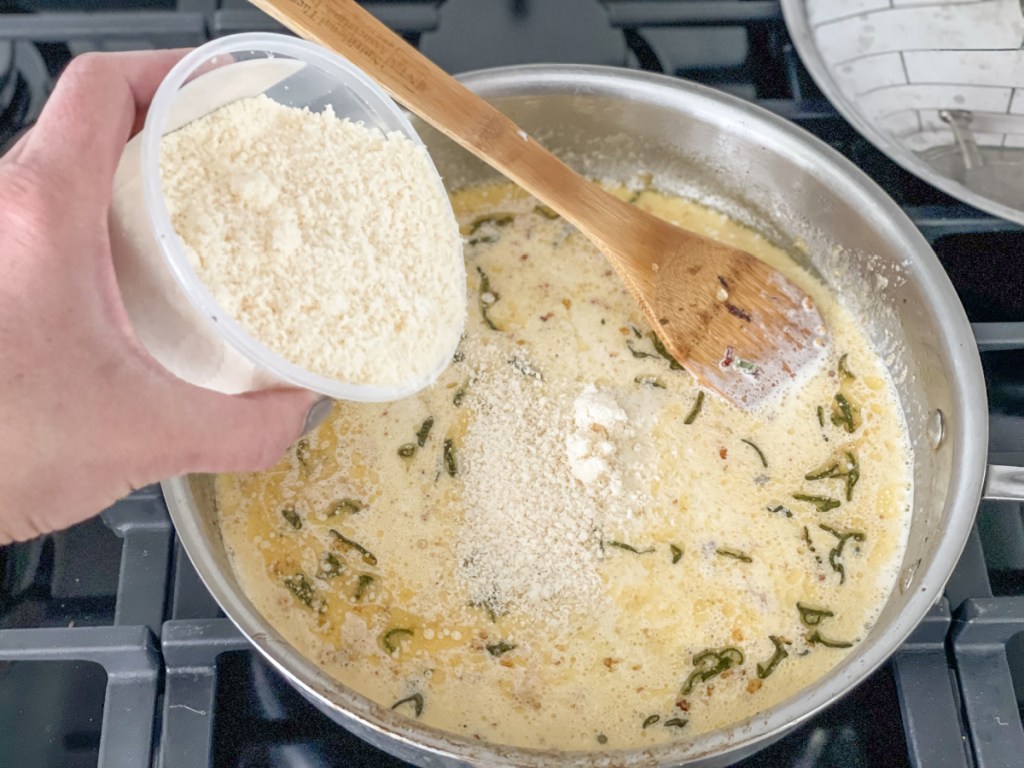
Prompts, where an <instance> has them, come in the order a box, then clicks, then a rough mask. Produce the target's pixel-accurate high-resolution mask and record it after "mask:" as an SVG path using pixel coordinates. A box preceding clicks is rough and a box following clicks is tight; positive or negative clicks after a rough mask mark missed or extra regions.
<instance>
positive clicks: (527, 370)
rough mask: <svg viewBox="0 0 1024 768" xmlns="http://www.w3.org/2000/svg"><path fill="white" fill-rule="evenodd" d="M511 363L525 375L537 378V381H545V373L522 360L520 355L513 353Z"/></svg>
mask: <svg viewBox="0 0 1024 768" xmlns="http://www.w3.org/2000/svg"><path fill="white" fill-rule="evenodd" d="M508 362H509V365H511V366H512V367H513V368H515V369H516V370H517V371H519V372H520V373H521V374H523V376H529V377H530V378H531V379H537V381H544V375H543V374H542V373H541V372H540V371H538V370H537V369H536V368H534V367H533V366H532V365H530V364H529V363H527V362H525V361H523V360H520V359H519V358H518V357H516V356H515V355H513V356H512V357H511V358H509V361H508Z"/></svg>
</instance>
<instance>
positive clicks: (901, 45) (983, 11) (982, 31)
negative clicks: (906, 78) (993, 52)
mask: <svg viewBox="0 0 1024 768" xmlns="http://www.w3.org/2000/svg"><path fill="white" fill-rule="evenodd" d="M817 3H823V4H827V5H829V6H833V5H844V4H843V3H842V2H841V0H811V2H810V3H809V6H808V7H809V8H810V7H812V6H814V5H816V4H817ZM815 38H816V40H817V41H818V47H819V49H820V50H821V52H822V55H823V56H825V57H826V59H827V60H828V61H830V62H833V63H839V62H845V61H848V60H850V59H855V58H858V57H860V56H868V55H870V54H873V53H885V52H888V51H918V50H960V49H974V50H985V49H992V48H1020V46H1021V43H1024V17H1022V16H1021V8H1020V3H1018V2H1017V1H1016V0H985V1H983V2H976V3H943V4H932V5H922V6H901V7H898V8H895V7H889V8H883V9H882V10H878V11H872V12H870V13H864V14H861V15H859V16H853V17H850V18H845V19H841V20H839V21H833V22H829V23H825V24H820V25H819V26H818V27H817V28H816V30H815Z"/></svg>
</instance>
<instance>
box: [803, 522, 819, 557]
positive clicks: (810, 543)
mask: <svg viewBox="0 0 1024 768" xmlns="http://www.w3.org/2000/svg"><path fill="white" fill-rule="evenodd" d="M804 543H806V544H807V548H808V549H809V550H811V552H815V551H816V550H815V549H814V542H813V541H811V533H810V531H808V530H807V526H806V525H805V526H804Z"/></svg>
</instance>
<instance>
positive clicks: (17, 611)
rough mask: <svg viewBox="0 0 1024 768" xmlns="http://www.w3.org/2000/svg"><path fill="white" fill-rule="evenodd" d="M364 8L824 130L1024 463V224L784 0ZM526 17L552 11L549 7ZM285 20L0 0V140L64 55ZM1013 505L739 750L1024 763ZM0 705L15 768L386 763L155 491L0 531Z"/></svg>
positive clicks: (946, 767)
mask: <svg viewBox="0 0 1024 768" xmlns="http://www.w3.org/2000/svg"><path fill="white" fill-rule="evenodd" d="M366 5H367V7H368V8H369V9H370V10H372V11H373V12H374V13H375V14H376V15H377V16H378V17H379V18H381V19H382V20H383V21H385V23H387V24H389V25H390V26H391V27H392V28H394V29H396V30H397V31H398V32H400V33H401V34H403V35H404V36H405V37H406V39H408V40H409V41H410V42H413V43H414V44H419V45H421V46H422V47H423V48H424V50H425V51H427V52H429V53H430V54H431V55H434V56H437V57H438V58H439V59H440V61H441V63H442V64H445V61H446V59H445V54H446V51H447V50H448V49H452V54H451V56H452V58H450V59H447V61H452V62H455V61H457V62H459V63H460V64H462V65H463V66H466V67H468V66H474V67H475V66H486V65H489V64H494V63H512V61H523V62H526V61H549V60H551V57H552V56H556V55H559V51H560V50H561V49H562V48H565V49H566V50H571V51H572V56H573V57H574V58H573V60H579V61H589V62H596V63H610V64H619V65H625V66H631V67H634V68H642V69H647V70H651V71H657V72H664V73H666V74H670V75H677V76H682V77H687V78H689V79H692V80H696V81H698V82H702V83H705V84H707V85H711V86H714V87H717V88H721V89H724V90H727V91H729V92H732V93H735V94H737V95H739V96H741V97H743V98H747V99H750V100H753V101H756V102H757V103H758V104H760V105H761V106H763V107H765V108H767V109H769V110H771V111H773V112H775V113H776V114H779V115H781V116H783V117H786V118H787V119H790V120H793V121H794V122H796V123H797V124H799V125H800V126H802V127H803V128H805V129H807V130H808V131H810V132H811V133H813V134H815V135H817V136H818V137H820V138H822V139H823V140H824V141H826V142H827V143H829V144H830V145H831V146H833V147H835V148H836V149H837V150H839V151H840V152H842V153H843V154H844V155H846V156H847V157H848V158H850V159H851V160H853V161H854V162H855V163H856V164H857V165H858V166H860V167H861V168H862V169H863V170H865V171H866V172H867V173H869V174H870V175H871V176H872V177H873V178H874V179H875V180H876V181H877V182H878V183H879V184H880V185H881V186H882V187H884V188H885V189H886V191H887V192H888V193H889V194H890V195H891V196H892V197H893V198H894V199H895V200H896V201H897V202H898V203H899V204H900V205H902V206H903V207H904V209H905V210H906V212H907V214H908V215H909V216H910V218H911V219H912V220H913V221H914V222H915V224H917V226H918V227H919V228H920V230H921V231H922V233H924V235H925V237H927V238H928V239H929V241H930V242H932V244H933V246H934V247H935V249H936V252H937V253H938V254H939V257H940V259H941V260H942V261H943V263H944V264H945V266H946V268H947V270H948V271H949V273H950V276H951V278H952V280H953V282H954V284H955V286H956V288H957V290H958V292H959V294H960V297H961V299H962V300H963V301H964V303H965V306H966V308H967V311H968V315H969V317H970V318H971V320H972V321H973V322H974V323H975V324H976V325H975V332H976V335H977V336H978V338H979V340H980V341H981V342H982V347H983V349H986V350H990V351H988V352H986V354H985V355H983V361H984V365H985V370H986V376H987V378H988V383H989V388H990V397H991V412H990V415H991V425H992V428H991V433H992V435H991V440H990V450H991V451H992V452H993V455H994V456H995V454H999V455H1000V458H1001V459H1002V461H1003V463H1011V464H1017V465H1024V352H1021V351H1020V347H1021V345H1022V341H1024V290H1021V288H1022V287H1024V259H1022V258H1020V255H1019V254H1021V253H1022V252H1024V230H1022V228H1021V227H1019V226H1017V225H1015V224H1011V223H1008V222H1006V221H1003V220H1000V219H997V218H995V217H992V216H990V215H988V214H985V213H982V212H979V211H977V210H975V209H973V208H971V207H969V206H966V205H964V204H962V203H959V202H957V201H955V200H953V199H951V198H949V197H947V196H946V195H944V194H943V193H941V192H938V191H937V190H935V189H934V188H932V187H930V186H929V185H927V184H925V183H924V182H921V181H920V180H918V179H916V178H915V177H913V176H911V175H910V174H908V173H907V172H906V171H904V170H902V169H901V168H899V167H898V166H897V165H895V164H894V163H892V162H891V161H890V160H889V159H888V158H887V157H886V156H885V155H883V154H882V153H880V152H879V151H878V150H876V149H875V148H874V147H872V146H871V145H870V144H869V143H868V142H866V141H865V140H864V139H863V138H862V137H861V136H860V135H859V134H857V133H856V131H854V130H853V129H852V128H851V127H850V126H849V125H848V124H847V123H846V122H845V121H844V120H843V119H842V118H841V117H840V116H839V115H838V114H837V113H836V112H835V110H834V109H833V108H832V107H831V105H830V104H829V103H828V102H827V100H825V99H824V98H823V97H822V95H821V93H820V92H819V91H818V90H817V88H816V87H815V86H814V84H813V83H812V81H811V79H810V77H809V76H808V75H807V72H806V71H805V70H804V68H803V67H802V65H801V64H800V62H799V59H798V57H797V55H796V53H795V51H794V49H793V47H792V45H791V43H790V42H789V40H788V37H787V35H786V30H785V26H784V24H783V23H782V16H781V11H780V7H779V3H778V2H771V1H766V2H765V1H761V0H714V1H713V2H706V1H703V0H606V1H605V2H600V1H599V0H571V2H570V1H569V0H566V2H565V3H563V2H562V0H560V2H559V4H558V7H559V8H568V7H569V6H573V7H574V8H575V7H577V6H578V9H577V10H576V11H573V12H574V13H585V14H587V18H588V20H590V21H588V23H591V22H592V21H593V19H603V20H604V23H605V25H606V26H607V29H606V30H600V31H599V32H600V33H599V34H594V35H592V36H591V37H593V39H594V41H595V42H594V43H593V44H592V45H590V46H578V45H573V46H568V45H566V46H558V49H559V50H558V51H556V50H555V49H553V48H552V45H551V42H550V41H551V39H552V31H551V30H548V29H538V25H537V24H536V23H534V24H533V25H531V10H530V9H531V8H536V7H539V6H540V3H537V2H533V3H531V2H526V1H524V0H444V2H441V3H438V2H435V1H434V0H421V1H418V0H393V1H391V2H388V1H386V0H377V1H376V2H369V1H368V2H366ZM474 14H475V15H474ZM486 14H500V15H502V16H503V17H506V18H507V19H508V23H507V25H506V27H505V28H504V29H506V30H509V31H508V33H507V34H503V36H502V37H503V38H507V39H504V40H502V41H501V45H497V44H495V45H490V44H488V45H486V46H479V45H478V46H476V47H475V48H474V46H473V44H472V43H468V44H467V43H466V42H465V41H467V40H472V39H473V34H472V33H473V30H474V24H477V23H478V22H479V19H481V18H483V17H484V15H486ZM564 16H567V17H568V16H571V14H569V13H568V12H567V11H565V12H564ZM532 18H533V21H534V22H536V21H537V16H536V15H535V16H534V17H532ZM543 18H544V21H545V22H546V23H547V24H548V25H549V26H550V23H551V22H550V20H551V19H552V18H554V19H555V20H556V21H557V14H556V15H555V16H544V17H543ZM576 18H579V17H576ZM474 19H475V20H476V21H474ZM562 22H563V23H564V24H566V26H563V27H562V28H560V29H558V30H555V38H556V39H560V40H568V39H573V40H576V38H577V37H581V36H582V35H581V34H580V33H579V32H578V30H576V29H575V28H574V27H575V19H574V18H563V19H562ZM279 29H280V27H279V26H278V25H277V24H276V23H275V22H273V21H272V20H270V19H269V18H267V17H266V16H263V15H262V14H261V13H259V12H258V11H256V10H254V9H252V8H251V7H249V6H247V5H246V3H245V2H244V0H177V2H174V0H146V1H145V2H142V3H140V2H131V0H89V2H88V3H85V4H79V5H77V6H76V7H75V8H74V9H69V7H68V5H67V4H66V3H65V2H63V1H62V0H18V2H17V3H12V2H10V0H7V1H6V2H5V0H0V151H2V148H3V147H4V146H5V144H7V143H8V142H9V141H10V140H11V139H12V138H13V137H14V136H15V135H16V134H17V133H18V132H19V131H21V130H22V129H23V128H24V127H25V126H26V125H30V124H31V122H32V121H33V120H34V119H35V117H36V116H37V115H38V113H39V109H40V108H41V106H42V102H43V100H44V99H45V96H46V94H47V93H48V91H49V88H50V87H51V85H52V78H53V76H54V75H55V74H56V73H57V72H59V71H60V69H61V68H62V67H63V66H64V65H65V64H66V63H67V61H68V60H69V58H70V57H71V56H72V55H75V54H78V53H81V52H84V51H90V50H119V49H128V48H146V47H172V46H191V45H195V44H198V43H201V42H203V41H205V40H207V39H209V38H211V37H217V36H220V35H225V34H229V33H234V32H241V31H254V30H279ZM588 29H589V27H588ZM511 30H514V34H513V32H512V31H511ZM452 40H454V41H455V42H454V43H453V42H450V41H452ZM455 48H458V49H460V50H457V51H456V50H454V49H455ZM563 55H569V54H563ZM510 56H511V57H513V58H512V59H511V60H502V58H501V57H506V59H508V57H510ZM466 62H468V64H467V63H466ZM998 350H1005V351H998ZM1022 512H1024V510H1022V508H1021V505H1019V504H1007V503H993V502H986V503H985V504H983V505H982V507H981V509H980V511H979V518H978V524H977V525H976V527H975V530H974V531H973V532H972V534H971V538H970V540H969V542H968V545H967V548H966V550H965V553H964V555H963V557H962V558H961V561H960V563H959V565H958V567H957V570H956V573H955V574H954V576H953V578H952V579H951V581H950V584H949V586H948V588H947V590H946V597H945V598H944V599H943V600H942V601H940V603H939V604H937V605H936V606H935V607H934V608H933V610H932V612H931V613H930V614H929V616H928V617H927V618H926V619H925V621H924V622H923V623H922V624H921V625H920V626H919V627H918V629H917V630H916V631H915V632H914V634H913V635H912V636H911V638H910V640H909V641H908V642H907V643H906V644H905V645H904V646H903V648H902V649H901V651H900V652H899V653H898V654H896V656H894V658H893V659H892V661H891V662H890V663H889V664H887V665H886V666H885V667H883V668H882V669H881V670H879V671H878V672H877V673H876V674H875V675H874V676H872V678H871V679H869V680H868V681H867V682H865V683H864V684H863V685H862V686H860V687H859V688H858V689H857V690H855V691H853V692H851V693H850V694H849V695H847V696H846V697H844V698H843V699H841V700H840V701H838V702H836V703H835V704H833V705H832V706H831V707H830V708H829V709H828V710H826V711H825V712H823V713H821V714H819V715H818V716H816V717H814V718H812V719H810V720H809V721H808V722H807V723H805V724H803V725H802V726H801V727H800V728H798V729H797V730H795V731H794V732H793V733H792V734H790V735H788V736H787V737H785V738H784V739H782V740H780V741H779V742H777V743H776V744H774V745H772V746H770V747H768V748H766V749H765V750H763V751H761V752H760V753H758V754H757V755H755V756H753V757H751V758H748V759H747V760H745V761H743V762H742V763H739V764H738V765H741V766H744V767H745V768H754V767H756V768H767V767H768V766H773V767H774V766H780V765H786V766H793V768H831V767H832V766H836V767H838V766H842V768H872V767H873V766H886V767H887V768H889V767H890V766H892V767H895V768H900V767H901V766H912V767H913V768H974V766H978V768H992V767H994V766H1008V765H1019V764H1020V763H1021V761H1022V758H1021V755H1024V728H1022V725H1021V710H1022V708H1024V704H1022V702H1024V597H1022V595H1024V515H1022ZM951 610H952V614H951ZM0 722H3V723H5V724H12V725H13V727H11V725H9V727H8V728H5V729H3V730H4V733H2V734H0V765H18V766H26V767H27V768H31V767H32V766H52V765H66V766H73V767H74V768H78V766H94V765H95V766H99V767H100V768H112V767H113V766H131V767H132V768H135V767H136V766H143V765H148V764H157V765H160V766H162V768H194V767H197V766H205V765H217V766H246V767H248V766H261V767H262V766H300V765H301V766H347V767H350V768H351V767H353V766H376V767H378V768H380V767H386V766H399V765H403V763H401V762H400V761H398V760H396V759H394V758H391V757H389V756H387V755H385V754H384V753H382V752H379V751H378V750H375V749H374V748H372V747H370V746H369V745H367V744H365V743H364V742H362V741H360V740H358V739H357V738H356V737H354V736H352V735H350V734H349V733H348V732H346V731H344V730H343V729H341V728H339V727H337V726H336V725H334V724H333V723H332V722H331V721H329V720H328V719H327V718H326V717H325V716H323V715H322V714H320V713H319V712H318V711H317V710H315V709H314V708H313V707H312V706H311V705H309V704H308V703H306V702H305V701H304V700H303V699H302V698H301V697H300V696H299V694H298V693H297V692H296V691H295V690H294V689H292V688H291V687H290V686H288V685H287V683H285V682H284V681H283V679H282V678H281V677H280V676H279V675H278V674H277V673H276V672H274V671H273V670H272V668H271V667H270V666H269V665H268V664H267V663H266V662H265V661H263V659H262V658H261V657H259V656H258V654H256V653H254V652H253V651H252V650H251V648H250V646H249V645H248V643H247V642H246V641H245V640H244V638H243V637H242V636H241V634H240V633H239V632H238V630H237V629H236V628H235V627H234V625H233V624H232V623H231V622H230V621H228V620H227V619H225V618H224V617H223V614H221V612H220V611H219V610H218V608H217V606H216V604H215V603H214V602H213V600H212V598H211V597H210V595H209V593H208V592H207V591H206V590H205V588H203V586H202V585H201V583H200V582H199V579H198V576H197V575H196V573H195V571H194V569H193V568H192V566H191V564H190V563H189V561H188V559H187V558H186V557H185V556H184V555H183V553H182V552H181V550H180V546H177V545H176V544H174V538H173V531H172V529H171V526H170V522H169V519H168V517H167V513H166V508H165V506H164V504H163V500H162V498H161V496H160V493H159V490H158V489H156V488H147V489H143V490H142V491H139V492H137V493H135V494H133V495H132V496H131V497H129V498H128V499H125V500H124V501H122V502H119V503H118V504H116V505H115V506H114V507H112V508H111V509H109V510H107V511H106V512H105V513H104V515H103V519H102V522H100V521H92V522H90V523H85V524H82V525H80V526H76V527H75V528H73V529H71V530H70V531H67V532H63V533H60V534H56V535H54V536H50V537H46V538H45V539H43V540H40V541H37V542H31V543H28V544H23V545H16V546H13V547H8V548H6V549H2V548H0Z"/></svg>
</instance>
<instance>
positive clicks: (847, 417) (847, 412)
mask: <svg viewBox="0 0 1024 768" xmlns="http://www.w3.org/2000/svg"><path fill="white" fill-rule="evenodd" d="M832 423H833V424H835V425H836V426H837V427H842V428H843V429H845V430H846V431H847V432H849V433H850V434H853V433H854V432H856V431H857V426H858V424H857V409H856V407H855V406H853V405H852V404H851V403H850V401H849V400H847V399H846V395H844V394H843V393H842V392H837V393H836V396H835V398H834V399H833V401H832Z"/></svg>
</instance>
